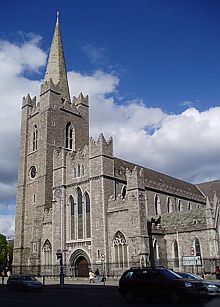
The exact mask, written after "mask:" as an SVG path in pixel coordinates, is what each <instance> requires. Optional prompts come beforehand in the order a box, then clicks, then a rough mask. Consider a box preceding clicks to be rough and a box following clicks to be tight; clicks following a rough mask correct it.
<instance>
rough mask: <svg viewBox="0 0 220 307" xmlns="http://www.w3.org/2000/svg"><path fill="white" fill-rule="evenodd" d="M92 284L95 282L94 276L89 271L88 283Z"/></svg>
mask: <svg viewBox="0 0 220 307" xmlns="http://www.w3.org/2000/svg"><path fill="white" fill-rule="evenodd" d="M92 282H93V283H94V282H95V275H94V273H93V271H89V283H90V284H91V283H92Z"/></svg>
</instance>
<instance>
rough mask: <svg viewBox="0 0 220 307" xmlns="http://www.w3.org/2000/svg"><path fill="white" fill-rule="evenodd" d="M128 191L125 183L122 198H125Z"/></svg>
mask: <svg viewBox="0 0 220 307" xmlns="http://www.w3.org/2000/svg"><path fill="white" fill-rule="evenodd" d="M126 193H127V188H126V185H124V186H123V188H122V190H121V196H122V198H125V196H126Z"/></svg>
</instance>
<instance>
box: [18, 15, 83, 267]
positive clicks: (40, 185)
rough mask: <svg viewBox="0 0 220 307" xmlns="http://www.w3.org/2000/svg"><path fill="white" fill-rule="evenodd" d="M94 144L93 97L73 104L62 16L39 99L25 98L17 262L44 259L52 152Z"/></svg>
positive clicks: (35, 261)
mask: <svg viewBox="0 0 220 307" xmlns="http://www.w3.org/2000/svg"><path fill="white" fill-rule="evenodd" d="M88 144H89V115H88V96H86V97H83V95H82V94H80V95H79V98H75V97H74V98H73V103H71V99H70V93H69V86H68V81H67V74H66V67H65V60H64V54H63V47H62V40H61V34H60V27H59V20H58V17H57V21H56V26H55V31H54V35H53V40H52V44H51V48H50V54H49V58H48V63H47V68H46V73H45V78H44V82H43V84H42V85H41V91H40V101H39V102H38V103H37V101H36V97H34V98H33V99H32V98H31V97H30V95H29V94H28V95H27V97H24V98H23V101H22V116H21V136H20V160H19V170H18V187H17V200H16V230H15V246H14V266H17V267H21V266H23V265H32V266H35V265H39V264H40V263H41V259H40V258H41V256H40V255H41V245H42V242H41V238H42V230H43V216H44V214H45V212H48V211H49V210H50V209H51V207H52V188H53V152H54V150H57V149H58V150H60V149H61V148H65V150H67V151H76V150H77V149H80V148H82V147H84V146H85V145H88Z"/></svg>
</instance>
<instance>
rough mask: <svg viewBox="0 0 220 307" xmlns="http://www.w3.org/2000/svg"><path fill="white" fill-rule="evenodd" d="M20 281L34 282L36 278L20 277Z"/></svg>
mask: <svg viewBox="0 0 220 307" xmlns="http://www.w3.org/2000/svg"><path fill="white" fill-rule="evenodd" d="M22 280H25V281H35V280H36V278H35V277H32V276H22Z"/></svg>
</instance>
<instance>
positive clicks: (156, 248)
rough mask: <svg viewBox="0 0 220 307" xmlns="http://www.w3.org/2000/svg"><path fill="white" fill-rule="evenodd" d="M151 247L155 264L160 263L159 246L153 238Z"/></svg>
mask: <svg viewBox="0 0 220 307" xmlns="http://www.w3.org/2000/svg"><path fill="white" fill-rule="evenodd" d="M153 249H154V261H155V265H159V264H160V255H159V246H158V243H157V240H154V242H153Z"/></svg>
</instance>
